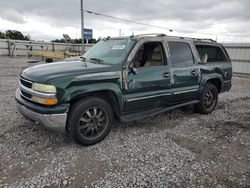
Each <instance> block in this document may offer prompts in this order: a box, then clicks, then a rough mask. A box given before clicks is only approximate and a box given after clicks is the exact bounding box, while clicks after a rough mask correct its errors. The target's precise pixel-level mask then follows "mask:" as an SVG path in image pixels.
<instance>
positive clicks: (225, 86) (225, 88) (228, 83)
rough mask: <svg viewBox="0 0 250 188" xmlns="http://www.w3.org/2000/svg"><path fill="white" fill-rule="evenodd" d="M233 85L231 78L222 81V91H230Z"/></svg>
mask: <svg viewBox="0 0 250 188" xmlns="http://www.w3.org/2000/svg"><path fill="white" fill-rule="evenodd" d="M231 87H232V83H231V80H227V81H224V82H223V83H222V87H221V92H224V91H229V90H230V89H231Z"/></svg>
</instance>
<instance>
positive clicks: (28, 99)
mask: <svg viewBox="0 0 250 188" xmlns="http://www.w3.org/2000/svg"><path fill="white" fill-rule="evenodd" d="M20 95H21V96H22V97H23V98H25V99H27V100H29V101H32V100H31V98H29V97H26V96H24V95H23V94H22V91H21V90H20Z"/></svg>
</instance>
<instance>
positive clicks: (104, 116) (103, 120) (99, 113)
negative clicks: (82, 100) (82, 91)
mask: <svg viewBox="0 0 250 188" xmlns="http://www.w3.org/2000/svg"><path fill="white" fill-rule="evenodd" d="M108 123H109V117H108V113H107V111H106V110H105V109H104V108H102V107H99V106H95V107H91V108H89V109H88V110H86V111H85V112H83V114H82V115H81V117H80V119H79V123H78V131H79V133H80V134H81V136H82V137H83V138H84V139H87V140H94V139H96V138H98V137H99V136H100V135H102V134H103V132H104V131H105V130H106V128H107V126H108Z"/></svg>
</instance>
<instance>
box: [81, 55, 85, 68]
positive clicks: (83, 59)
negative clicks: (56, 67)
mask: <svg viewBox="0 0 250 188" xmlns="http://www.w3.org/2000/svg"><path fill="white" fill-rule="evenodd" d="M80 58H81V59H82V61H83V62H84V66H85V67H87V63H86V58H85V57H83V56H80Z"/></svg>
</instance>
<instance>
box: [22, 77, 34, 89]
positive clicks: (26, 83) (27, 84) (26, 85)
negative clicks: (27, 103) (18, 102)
mask: <svg viewBox="0 0 250 188" xmlns="http://www.w3.org/2000/svg"><path fill="white" fill-rule="evenodd" d="M20 83H21V84H22V85H24V86H25V87H27V88H32V84H33V82H31V81H29V80H26V79H23V78H20Z"/></svg>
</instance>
